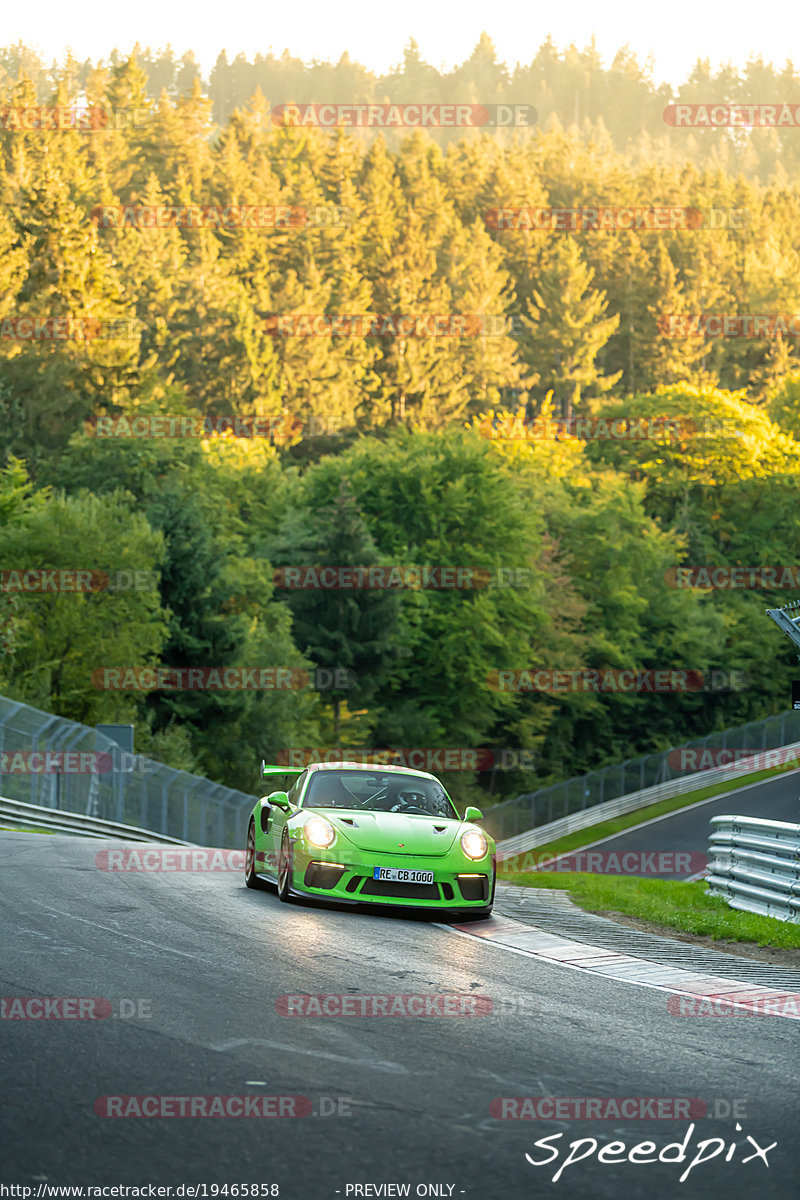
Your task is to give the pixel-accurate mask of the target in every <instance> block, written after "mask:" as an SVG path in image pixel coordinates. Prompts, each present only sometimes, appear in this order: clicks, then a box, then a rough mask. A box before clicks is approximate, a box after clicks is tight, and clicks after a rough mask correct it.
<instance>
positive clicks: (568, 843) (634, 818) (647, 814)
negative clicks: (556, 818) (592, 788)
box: [487, 767, 785, 879]
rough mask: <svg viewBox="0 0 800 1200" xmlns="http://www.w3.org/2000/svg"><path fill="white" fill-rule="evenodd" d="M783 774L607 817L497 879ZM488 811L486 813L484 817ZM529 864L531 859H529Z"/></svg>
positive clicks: (732, 782) (511, 863) (511, 865)
mask: <svg viewBox="0 0 800 1200" xmlns="http://www.w3.org/2000/svg"><path fill="white" fill-rule="evenodd" d="M783 773H785V768H784V767H770V768H769V769H767V770H765V771H755V772H754V773H753V774H752V775H744V776H740V777H739V778H738V779H729V780H725V782H723V783H715V784H711V785H709V786H708V787H704V788H698V790H697V791H696V792H689V793H688V795H684V796H672V797H670V798H669V799H668V800H659V801H658V802H657V803H656V804H648V805H647V807H646V808H637V809H635V811H634V812H630V813H624V814H623V815H622V816H621V817H610V818H609V819H608V820H607V821H599V822H598V824H597V825H588V826H587V827H586V828H585V829H576V830H575V832H574V833H567V834H564V836H563V837H560V838H555V839H554V840H553V841H552V842H545V843H544V844H543V845H541V846H535V847H534V849H533V850H526V851H525V852H524V853H522V854H515V855H514V857H513V858H509V859H506V860H505V862H504V863H503V864H502V865H500V866H499V867H498V878H500V879H506V878H509V877H510V875H511V873H513V872H514V871H517V870H519V868H520V866H522V860H523V859H524V858H525V857H526V855H531V854H535V855H536V861H537V862H538V861H541V859H542V857H547V855H553V856H555V855H556V854H566V853H568V852H569V851H570V850H579V849H581V848H582V847H583V846H588V845H590V844H591V843H592V842H597V841H599V840H600V839H601V838H605V837H612V836H613V835H614V834H615V833H623V832H624V831H625V830H626V829H633V827H634V826H635V825H641V824H642V822H643V821H650V820H652V818H653V817H662V816H664V815H665V814H666V813H671V812H677V811H678V809H681V808H689V807H690V806H691V805H692V804H697V803H698V802H699V801H700V800H709V799H711V797H712V796H721V795H723V794H724V793H725V792H732V791H734V790H735V789H736V788H739V787H746V786H747V784H749V783H761V781H762V780H764V779H771V778H772V777H773V776H774V775H780V774H783ZM488 812H491V809H487V813H488ZM529 861H530V859H529Z"/></svg>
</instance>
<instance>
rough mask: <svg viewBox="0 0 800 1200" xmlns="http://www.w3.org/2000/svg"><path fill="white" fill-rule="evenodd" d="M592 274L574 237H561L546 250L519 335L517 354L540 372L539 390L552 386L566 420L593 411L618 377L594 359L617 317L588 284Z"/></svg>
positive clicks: (599, 293)
mask: <svg viewBox="0 0 800 1200" xmlns="http://www.w3.org/2000/svg"><path fill="white" fill-rule="evenodd" d="M593 278H594V272H593V271H592V270H591V268H589V267H587V266H586V264H585V263H584V261H583V259H582V257H581V252H580V250H579V248H578V246H577V244H576V243H575V241H574V240H573V239H572V238H571V237H569V236H565V237H563V239H561V240H559V241H557V242H555V244H554V246H553V248H552V249H551V250H550V252H549V254H548V256H547V263H546V265H545V267H544V268H543V270H542V274H541V275H540V277H539V279H538V280H537V284H536V288H535V290H534V294H533V302H532V303H531V302H529V303H528V311H529V313H530V314H531V315H530V317H523V318H522V323H523V325H524V326H525V327H527V329H528V330H529V331H530V332H529V333H527V334H525V335H523V337H522V339H521V353H522V355H523V357H524V359H525V361H526V362H527V363H528V365H529V366H530V367H531V368H532V369H535V370H536V371H538V373H539V375H540V377H541V385H540V386H541V388H542V390H543V391H549V390H550V389H551V388H552V389H553V391H554V392H555V395H556V398H557V399H558V400H559V401H560V405H561V416H563V417H564V418H565V419H570V418H571V417H572V415H573V412H574V413H575V414H577V413H579V412H587V411H591V408H592V401H593V399H594V398H595V397H596V396H597V395H598V394H603V393H605V392H608V391H609V390H610V389H611V388H612V387H613V386H614V384H615V383H616V382H617V381H618V380H619V378H620V375H621V372H617V373H616V374H615V375H604V374H602V373H601V371H600V370H599V368H598V366H597V363H596V360H597V357H598V355H599V353H600V351H601V350H602V348H603V347H604V346H605V345H606V343H607V342H608V340H609V338H610V337H611V335H612V333H614V331H615V330H616V329H617V326H618V325H619V316H618V315H616V314H615V315H613V316H610V317H609V316H606V312H607V309H608V304H607V301H606V296H605V293H604V292H598V291H597V290H596V289H595V288H593V287H592V280H593Z"/></svg>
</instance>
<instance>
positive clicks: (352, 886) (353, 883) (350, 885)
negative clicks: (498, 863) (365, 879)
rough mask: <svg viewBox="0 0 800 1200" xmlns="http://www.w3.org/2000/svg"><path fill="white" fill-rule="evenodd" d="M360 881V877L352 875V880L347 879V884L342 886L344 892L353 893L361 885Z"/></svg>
mask: <svg viewBox="0 0 800 1200" xmlns="http://www.w3.org/2000/svg"><path fill="white" fill-rule="evenodd" d="M361 879H362V876H361V875H354V876H353V878H352V879H348V881H347V883H346V884H345V885H344V890H345V891H346V892H354V891H355V890H356V888H357V887H358V885H359V884H360V883H361Z"/></svg>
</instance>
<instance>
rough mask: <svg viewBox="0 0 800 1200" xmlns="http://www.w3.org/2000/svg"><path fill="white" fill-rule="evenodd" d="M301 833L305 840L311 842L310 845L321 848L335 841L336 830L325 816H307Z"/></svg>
mask: <svg viewBox="0 0 800 1200" xmlns="http://www.w3.org/2000/svg"><path fill="white" fill-rule="evenodd" d="M303 833H304V834H305V837H306V841H307V842H311V845H312V846H319V847H320V849H321V850H324V849H326V847H328V846H332V845H333V843H334V842H335V841H336V830H335V829H334V828H333V826H332V825H331V823H330V821H327V820H326V819H325V817H309V819H308V820H307V821H306V823H305V825H304V826H303Z"/></svg>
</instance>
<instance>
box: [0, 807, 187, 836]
mask: <svg viewBox="0 0 800 1200" xmlns="http://www.w3.org/2000/svg"><path fill="white" fill-rule="evenodd" d="M4 821H10V822H12V823H13V824H14V825H35V826H36V827H37V828H38V829H48V830H52V832H54V833H80V834H83V836H84V837H94V838H101V837H102V838H107V837H119V838H124V839H125V841H126V842H159V843H161V842H165V843H169V845H171V846H192V845H194V843H193V842H183V841H181V840H180V838H173V837H166V836H165V835H164V834H163V833H154V832H153V830H152V829H139V828H138V827H137V826H136V825H123V824H122V823H121V822H119V821H102V820H100V818H99V817H86V816H83V815H82V814H81V813H68V812H60V811H58V810H57V809H52V808H42V807H41V806H40V805H38V804H21V803H20V802H19V801H18V800H6V799H5V798H4V797H3V796H0V824H2V823H3V822H4Z"/></svg>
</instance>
